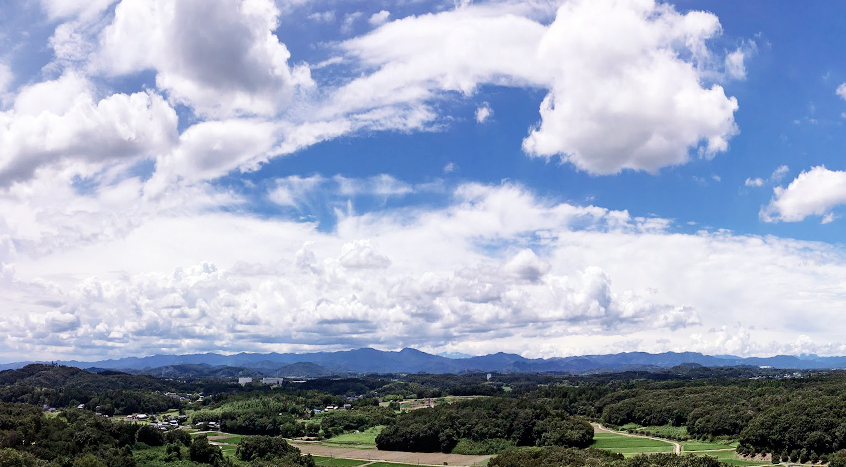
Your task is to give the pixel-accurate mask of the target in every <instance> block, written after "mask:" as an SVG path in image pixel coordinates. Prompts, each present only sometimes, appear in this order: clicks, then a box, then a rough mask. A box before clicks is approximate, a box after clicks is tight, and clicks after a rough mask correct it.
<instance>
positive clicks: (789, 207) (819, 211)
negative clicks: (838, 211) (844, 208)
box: [761, 166, 846, 223]
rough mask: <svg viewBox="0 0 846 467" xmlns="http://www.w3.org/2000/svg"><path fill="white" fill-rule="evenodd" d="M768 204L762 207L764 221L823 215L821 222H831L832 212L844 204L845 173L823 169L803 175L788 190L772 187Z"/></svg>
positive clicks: (814, 168) (845, 191)
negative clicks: (771, 195)
mask: <svg viewBox="0 0 846 467" xmlns="http://www.w3.org/2000/svg"><path fill="white" fill-rule="evenodd" d="M773 193H774V194H773V198H772V200H770V203H769V204H768V205H767V206H765V207H763V208H761V219H762V220H764V221H766V222H777V221H784V222H799V221H802V220H805V218H806V217H808V216H824V217H823V223H828V222H831V221H832V220H834V214H833V213H832V212H831V211H832V209H834V208H835V207H837V206H839V205H842V204H846V172H843V171H838V170H829V169H826V168H825V167H823V166H819V167H813V168H812V169H811V170H809V171H807V172H802V173H801V174H799V176H797V177H796V179H794V180H793V181H792V182H790V184H789V185H787V187H786V188H785V187H780V186H779V187H775V188H774V189H773Z"/></svg>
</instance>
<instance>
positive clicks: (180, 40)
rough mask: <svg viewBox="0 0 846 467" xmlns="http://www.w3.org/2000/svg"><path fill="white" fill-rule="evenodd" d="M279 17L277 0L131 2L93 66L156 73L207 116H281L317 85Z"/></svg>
mask: <svg viewBox="0 0 846 467" xmlns="http://www.w3.org/2000/svg"><path fill="white" fill-rule="evenodd" d="M279 15H280V12H279V10H278V8H277V7H276V5H275V4H274V3H273V2H272V1H270V0H250V1H238V0H224V1H218V2H211V3H209V2H206V1H198V0H179V1H175V0H153V1H140V0H124V1H122V2H121V3H120V4H119V5H118V6H117V7H116V8H115V16H114V20H113V22H112V23H111V24H110V25H109V26H107V27H106V28H105V30H104V31H103V32H102V34H101V36H100V50H99V52H98V55H97V57H96V58H95V59H94V66H95V67H96V68H98V69H101V70H103V71H105V72H107V73H109V74H112V75H124V74H131V73H135V72H139V71H143V70H154V71H155V72H156V85H157V86H158V87H159V88H161V89H165V90H167V91H168V92H169V93H170V96H171V98H172V99H173V100H174V101H176V102H180V103H185V104H187V105H190V106H191V107H193V108H194V110H195V111H196V112H197V113H200V114H203V115H214V116H231V115H241V114H247V115H275V114H276V113H278V112H280V111H283V110H284V109H286V108H287V107H288V105H290V103H291V102H292V99H293V97H294V95H295V94H296V92H297V90H298V89H300V88H308V87H312V86H313V84H314V83H313V81H312V80H311V77H310V73H309V69H308V67H307V66H305V65H298V66H294V67H293V68H292V67H291V66H290V65H289V63H288V59H289V58H290V57H291V54H290V52H289V51H288V49H287V47H286V46H285V44H282V43H281V42H279V40H278V38H277V37H276V36H275V35H274V34H273V32H272V31H273V30H274V29H276V26H277V24H278V23H277V22H278V18H279Z"/></svg>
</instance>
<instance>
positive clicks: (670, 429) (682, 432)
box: [634, 425, 688, 439]
mask: <svg viewBox="0 0 846 467" xmlns="http://www.w3.org/2000/svg"><path fill="white" fill-rule="evenodd" d="M634 430H635V434H639V435H648V436H655V437H657V438H671V439H672V438H675V439H685V438H687V437H688V433H687V427H686V426H672V425H661V426H644V427H638V428H635V429H634Z"/></svg>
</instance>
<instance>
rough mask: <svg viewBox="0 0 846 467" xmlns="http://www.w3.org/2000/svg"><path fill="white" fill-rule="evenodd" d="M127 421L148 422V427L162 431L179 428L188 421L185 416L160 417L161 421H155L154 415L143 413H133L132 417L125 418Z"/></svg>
mask: <svg viewBox="0 0 846 467" xmlns="http://www.w3.org/2000/svg"><path fill="white" fill-rule="evenodd" d="M126 419H127V420H129V421H136V422H150V425H152V426H154V427H156V428H158V429H160V430H162V431H167V430H174V429H176V428H179V425H182V424H183V423H185V422H186V421H188V416H187V415H178V416H173V415H162V416H161V420H156V418H155V416H154V415H147V414H144V413H134V414H132V415H127V417H126Z"/></svg>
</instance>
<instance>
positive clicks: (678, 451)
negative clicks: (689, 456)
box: [591, 423, 681, 454]
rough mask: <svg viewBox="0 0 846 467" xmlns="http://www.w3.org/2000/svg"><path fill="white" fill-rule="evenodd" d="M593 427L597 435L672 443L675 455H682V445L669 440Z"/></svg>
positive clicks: (594, 425) (595, 424)
mask: <svg viewBox="0 0 846 467" xmlns="http://www.w3.org/2000/svg"><path fill="white" fill-rule="evenodd" d="M591 425H593V431H594V432H595V433H614V434H615V435H620V436H629V437H631V438H646V439H652V440H655V441H663V442H665V443H670V444H672V445H673V454H681V444H679V443H677V442H675V441H670V440H669V439H664V438H653V437H651V436H643V435H633V434H631V433H625V432H622V431H614V430H610V429H608V428H605V427H604V426H602V425H600V424H599V423H591Z"/></svg>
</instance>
